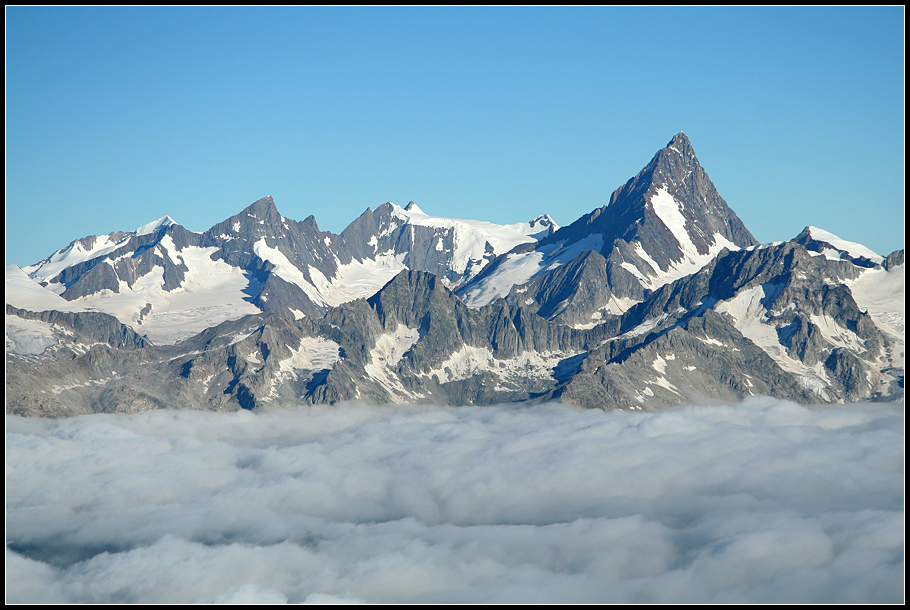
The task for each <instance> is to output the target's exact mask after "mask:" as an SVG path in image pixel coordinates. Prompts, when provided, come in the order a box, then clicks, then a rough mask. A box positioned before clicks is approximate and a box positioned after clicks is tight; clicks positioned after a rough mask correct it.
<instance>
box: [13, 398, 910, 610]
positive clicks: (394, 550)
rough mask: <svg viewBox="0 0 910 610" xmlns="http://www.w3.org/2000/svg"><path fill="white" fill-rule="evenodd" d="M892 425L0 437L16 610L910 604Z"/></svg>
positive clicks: (371, 427)
mask: <svg viewBox="0 0 910 610" xmlns="http://www.w3.org/2000/svg"><path fill="white" fill-rule="evenodd" d="M903 426H904V419H903V406H902V405H875V404H866V405H847V406H843V405H841V406H825V407H812V408H807V407H803V406H799V405H795V404H793V403H788V402H785V401H778V400H773V399H752V400H749V401H746V402H745V403H742V404H737V405H729V406H711V407H684V408H677V409H673V410H667V411H662V412H652V413H638V412H636V413H627V412H611V413H603V412H601V411H574V410H570V409H568V408H564V407H561V406H559V405H555V404H549V405H541V406H536V407H521V406H504V407H484V408H481V407H477V408H475V407H462V408H427V407H415V406H396V407H366V406H360V405H343V406H335V407H307V408H302V407H300V408H292V409H287V410H279V411H271V412H266V413H260V414H253V413H249V412H240V413H234V414H223V413H222V414H213V413H203V412H195V411H192V412H191V411H158V412H149V413H143V414H139V415H90V416H84V417H77V418H72V419H63V420H42V419H22V418H18V417H7V454H6V471H7V545H8V550H7V568H6V569H7V601H9V602H35V603H37V602H83V603H98V602H114V603H116V602H123V603H140V602H162V603H181V602H197V601H198V602H216V603H249V602H257V601H258V602H263V603H280V602H284V601H287V602H290V603H301V602H307V603H330V602H338V603H350V602H352V601H364V602H387V603H394V602H423V601H427V602H560V601H565V602H786V601H795V602H857V603H859V602H900V601H902V600H903V571H904V570H903V568H904V560H903V545H904V529H903V522H904V508H903V459H904V452H903V444H904V434H903Z"/></svg>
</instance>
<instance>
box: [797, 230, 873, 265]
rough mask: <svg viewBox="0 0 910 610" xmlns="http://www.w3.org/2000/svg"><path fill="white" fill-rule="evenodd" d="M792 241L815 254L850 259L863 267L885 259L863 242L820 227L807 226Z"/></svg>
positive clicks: (834, 258) (829, 257) (837, 258)
mask: <svg viewBox="0 0 910 610" xmlns="http://www.w3.org/2000/svg"><path fill="white" fill-rule="evenodd" d="M791 241H794V242H796V243H798V244H802V245H804V246H806V249H807V250H809V251H810V252H812V253H813V254H814V255H815V256H822V255H823V256H825V257H826V258H828V259H829V260H848V261H850V262H852V263H854V264H856V265H860V266H863V267H872V266H873V265H880V264H881V263H882V261H883V260H884V259H885V258H884V257H883V256H881V255H879V254H876V253H875V252H873V251H872V250H870V249H869V248H867V247H866V246H864V245H862V244H858V243H855V242H852V241H847V240H846V239H841V238H840V237H838V236H837V235H834V234H833V233H829V232H828V231H825V230H823V229H819V228H818V227H812V226H809V227H806V228H805V229H803V230H802V232H801V233H800V234H799V235H797V236H796V237H795V238H794V239H792V240H791Z"/></svg>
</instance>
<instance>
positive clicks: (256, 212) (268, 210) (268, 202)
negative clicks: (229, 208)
mask: <svg viewBox="0 0 910 610" xmlns="http://www.w3.org/2000/svg"><path fill="white" fill-rule="evenodd" d="M243 212H245V213H247V214H249V215H251V216H256V217H257V218H263V219H264V218H266V217H268V216H270V215H272V214H278V208H276V207H275V201H274V200H273V199H272V196H271V195H268V196H266V197H263V198H262V199H258V200H256V201H254V202H253V203H252V204H250V205H249V206H248V207H247V208H246V209H245V210H243Z"/></svg>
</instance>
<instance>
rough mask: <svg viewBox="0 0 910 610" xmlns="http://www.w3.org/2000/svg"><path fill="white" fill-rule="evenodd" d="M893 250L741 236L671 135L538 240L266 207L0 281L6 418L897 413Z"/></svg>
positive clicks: (411, 217)
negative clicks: (847, 405)
mask: <svg viewBox="0 0 910 610" xmlns="http://www.w3.org/2000/svg"><path fill="white" fill-rule="evenodd" d="M903 388H904V251H903V250H898V251H896V252H892V253H890V254H888V255H887V256H881V255H879V254H876V253H875V252H872V251H871V250H869V249H868V248H866V247H864V246H861V245H859V244H855V243H852V242H848V241H845V240H843V239H840V238H838V237H836V236H834V235H832V234H830V233H828V232H826V231H823V230H821V229H818V228H815V227H806V229H805V230H803V231H802V232H801V233H800V234H799V235H797V236H795V237H794V238H792V239H790V240H788V241H782V242H776V243H768V244H759V243H758V242H757V241H756V240H755V238H754V237H753V236H752V234H751V233H750V232H749V230H748V229H747V228H746V227H745V226H744V224H743V223H742V222H741V221H740V219H739V218H738V217H737V216H736V214H735V213H734V212H733V211H732V210H731V209H730V208H729V207H728V206H727V204H726V202H725V201H724V200H723V199H722V198H721V196H720V195H719V194H718V193H717V191H716V190H715V188H714V185H713V184H712V183H711V180H710V179H709V178H708V175H707V173H705V171H704V169H702V167H701V165H700V164H699V162H698V159H697V158H696V156H695V152H694V150H693V148H692V146H691V144H690V142H689V140H688V138H687V137H686V136H685V134H683V133H679V134H677V135H676V136H675V137H674V138H673V139H672V140H671V141H670V142H669V144H667V146H666V147H665V148H662V149H660V150H659V151H658V152H657V154H656V155H655V156H654V158H653V159H651V161H650V163H648V164H647V166H646V167H645V168H644V169H643V170H642V171H641V172H640V173H639V174H638V175H636V176H635V177H633V178H632V179H630V180H629V181H628V182H627V183H626V184H624V185H622V186H621V187H619V188H618V189H616V191H615V192H614V193H613V195H612V197H611V198H610V202H609V204H608V205H606V206H604V207H602V208H599V209H596V210H594V211H592V212H591V213H589V214H586V215H585V216H582V217H581V218H579V219H578V220H576V221H575V222H573V223H572V224H570V225H568V226H565V227H558V226H557V225H556V223H554V222H553V220H552V219H551V218H550V217H549V216H547V215H543V216H538V217H537V218H534V219H533V220H531V221H529V222H522V223H516V224H513V225H496V224H492V223H488V222H481V221H474V220H455V219H449V218H439V217H434V216H430V215H428V214H426V213H425V212H423V211H422V210H421V209H420V208H419V207H418V206H417V205H416V204H414V203H413V202H411V203H410V204H409V205H407V206H406V207H404V208H402V207H399V206H397V205H395V204H393V203H385V204H383V205H380V206H379V207H377V208H376V209H367V210H366V211H365V212H364V213H363V214H362V215H361V216H360V217H359V218H357V219H356V220H354V221H353V222H352V223H351V224H350V225H349V226H348V227H347V228H346V229H344V230H343V231H342V232H341V234H339V235H336V234H333V233H331V232H326V231H320V229H319V227H318V226H317V224H316V220H315V219H314V218H313V217H312V216H310V217H309V218H307V219H305V220H303V221H302V222H297V221H293V220H290V219H288V218H284V217H283V216H282V215H281V214H280V213H279V212H278V210H277V209H276V207H275V203H274V202H273V201H272V198H271V197H266V198H264V199H260V200H259V201H256V202H255V203H253V204H252V205H250V206H249V207H248V208H246V209H245V210H243V211H241V212H240V213H239V214H237V215H235V216H232V217H230V218H228V219H226V220H224V221H223V222H220V223H218V224H216V225H215V226H213V227H212V228H210V229H209V230H207V231H205V232H203V233H195V232H192V231H189V230H187V229H185V228H184V227H182V226H180V225H179V224H177V223H176V222H174V221H173V220H172V219H171V218H169V217H165V218H162V219H160V220H158V221H155V222H152V223H149V224H148V225H145V226H143V227H141V228H139V229H137V230H136V231H132V232H123V233H112V234H110V235H102V236H90V237H85V238H82V239H78V240H76V241H74V242H72V243H71V244H69V245H68V246H67V247H65V248H63V249H61V250H58V251H57V252H55V253H53V254H52V255H51V256H49V257H48V258H47V259H45V260H43V261H41V262H39V263H37V264H34V265H31V266H29V267H25V268H22V269H20V268H19V267H17V266H15V265H10V266H7V269H6V410H7V413H13V414H18V415H28V416H45V417H66V416H73V415H78V414H84V413H93V412H139V411H146V410H150V409H162V408H191V409H206V410H213V411H235V410H238V409H241V408H243V409H260V408H268V407H270V406H276V407H277V406H287V405H293V404H318V403H329V404H331V403H338V402H343V401H366V402H370V403H377V404H385V403H400V402H427V403H437V404H446V405H469V404H473V405H483V404H498V403H508V402H522V401H545V400H552V399H560V400H562V401H564V402H567V403H570V404H575V405H578V406H581V407H589V408H601V409H654V408H661V407H667V406H673V405H680V404H687V403H693V402H698V403H706V402H708V403H710V402H720V401H724V402H731V401H737V400H740V399H742V398H744V397H746V396H748V395H767V396H773V397H777V398H784V399H788V400H793V401H796V402H799V403H807V404H808V403H829V402H854V401H893V400H903V395H904V389H903Z"/></svg>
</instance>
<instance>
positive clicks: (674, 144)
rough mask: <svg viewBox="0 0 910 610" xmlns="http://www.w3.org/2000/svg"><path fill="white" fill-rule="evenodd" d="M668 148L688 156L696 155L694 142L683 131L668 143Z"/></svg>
mask: <svg viewBox="0 0 910 610" xmlns="http://www.w3.org/2000/svg"><path fill="white" fill-rule="evenodd" d="M666 148H667V149H669V150H672V151H676V152H678V153H679V154H681V155H683V156H686V157H694V156H695V150H694V149H693V148H692V143H691V142H689V138H688V136H686V134H685V133H683V132H682V131H680V132H679V133H678V134H676V135H675V136H673V139H672V140H670V141H669V142H668V143H667V146H666Z"/></svg>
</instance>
